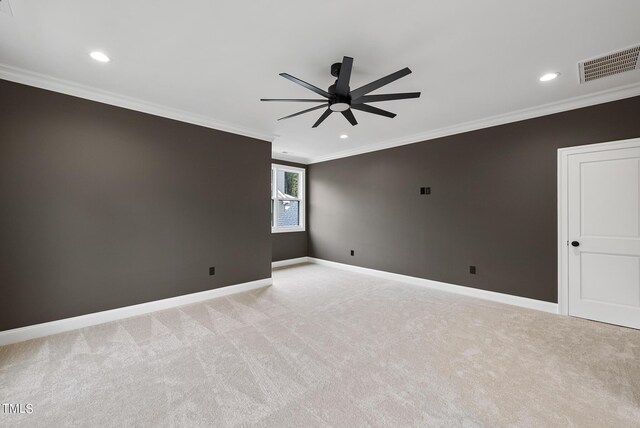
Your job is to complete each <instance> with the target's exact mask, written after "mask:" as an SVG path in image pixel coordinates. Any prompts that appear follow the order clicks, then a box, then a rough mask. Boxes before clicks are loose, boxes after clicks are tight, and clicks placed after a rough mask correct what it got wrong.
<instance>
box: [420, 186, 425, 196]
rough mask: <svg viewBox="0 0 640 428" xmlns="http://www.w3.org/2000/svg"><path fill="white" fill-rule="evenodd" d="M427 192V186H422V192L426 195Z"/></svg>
mask: <svg viewBox="0 0 640 428" xmlns="http://www.w3.org/2000/svg"><path fill="white" fill-rule="evenodd" d="M426 192H427V188H426V187H421V188H420V194H421V195H424V194H425V193H426Z"/></svg>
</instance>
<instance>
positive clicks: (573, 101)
mask: <svg viewBox="0 0 640 428" xmlns="http://www.w3.org/2000/svg"><path fill="white" fill-rule="evenodd" d="M0 79H4V80H9V81H11V82H16V83H21V84H24V85H28V86H34V87H37V88H41V89H46V90H49V91H54V92H59V93H62V94H66V95H71V96H74V97H79V98H84V99H88V100H92V101H97V102H100V103H104V104H109V105H113V106H117V107H122V108H126V109H129V110H135V111H139V112H143V113H147V114H151V115H154V116H160V117H165V118H168V119H173V120H177V121H180V122H185V123H191V124H193V125H199V126H204V127H206V128H211V129H217V130H219V131H224V132H231V133H234V134H238V135H244V136H246V137H251V138H256V139H259V140H264V141H269V142H273V140H274V136H273V135H270V134H266V133H264V132H261V131H258V130H255V129H249V128H244V127H241V126H238V125H234V124H230V123H226V122H221V121H216V120H212V119H210V118H207V117H204V116H200V115H196V114H193V113H189V112H187V111H184V110H179V109H174V108H171V107H167V106H163V105H160V104H155V103H152V102H148V101H144V100H140V99H136V98H132V97H128V96H125V95H121V94H117V93H114V92H109V91H104V90H101V89H97V88H93V87H90V86H85V85H81V84H78V83H73V82H70V81H68V80H63V79H58V78H55V77H51V76H46V75H44V74H40V73H36V72H33V71H28V70H24V69H21V68H17V67H12V66H9V65H6V64H1V63H0ZM638 95H640V83H635V84H631V85H627V86H622V87H618V88H614V89H609V90H605V91H600V92H595V93H593V94H588V95H581V96H579V97H574V98H570V99H568V100H563V101H557V102H553V103H549V104H543V105H541V106H536V107H531V108H526V109H522V110H517V111H514V112H510V113H505V114H500V115H495V116H490V117H487V118H483V119H478V120H474V121H470V122H464V123H460V124H456V125H453V126H449V127H444V128H439V129H435V130H431V131H426V132H423V133H418V134H414V135H411V136H408V137H402V138H397V139H393V140H388V141H383V142H380V143H376V144H373V145H367V146H361V147H356V148H353V149H349V150H344V151H340V152H334V153H330V154H327V155H323V156H316V157H299V156H292V155H288V154H282V153H276V152H272V154H271V156H272V157H273V158H274V159H280V160H286V161H290V162H297V163H301V164H306V165H308V164H314V163H319V162H325V161H330V160H334V159H340V158H345V157H349V156H355V155H360V154H364V153H370V152H375V151H378V150H384V149H390V148H393V147H399V146H404V145H407V144H413V143H419V142H421V141H428V140H433V139H436V138H441V137H446V136H449V135H455V134H461V133H464V132H469V131H475V130H478V129H483V128H490V127H492V126H497V125H504V124H507V123H512V122H518V121H522V120H527V119H533V118H536V117H541V116H547V115H550V114H554V113H561V112H564V111H569V110H575V109H578V108H582V107H588V106H592V105H596V104H602V103H606V102H610V101H616V100H621V99H624V98H631V97H635V96H638Z"/></svg>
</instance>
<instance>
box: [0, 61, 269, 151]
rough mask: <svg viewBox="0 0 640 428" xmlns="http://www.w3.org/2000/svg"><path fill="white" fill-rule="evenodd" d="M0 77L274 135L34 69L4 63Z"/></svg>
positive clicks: (185, 119) (208, 125)
mask: <svg viewBox="0 0 640 428" xmlns="http://www.w3.org/2000/svg"><path fill="white" fill-rule="evenodd" d="M0 79H4V80H9V81H11V82H15V83H21V84H23V85H28V86H34V87H36V88H41V89H46V90H49V91H53V92H59V93H61V94H66V95H71V96H74V97H78V98H84V99H87V100H91V101H97V102H100V103H104V104H109V105H112V106H116V107H122V108H125V109H129V110H135V111H139V112H142V113H148V114H151V115H154V116H160V117H165V118H167V119H173V120H177V121H179V122H186V123H191V124H193V125H199V126H204V127H206V128H211V129H216V130H219V131H224V132H231V133H233V134H239V135H244V136H246V137H251V138H256V139H258V140H264V141H269V142H271V141H273V135H269V134H265V133H264V132H260V131H257V130H254V129H249V128H244V127H241V126H238V125H233V124H230V123H226V122H221V121H217V120H212V119H210V118H207V117H205V116H200V115H197V114H193V113H189V112H187V111H184V110H178V109H174V108H171V107H167V106H163V105H160V104H155V103H152V102H149V101H144V100H140V99H137V98H132V97H128V96H125V95H121V94H117V93H114V92H109V91H105V90H102V89H97V88H93V87H90V86H85V85H81V84H79V83H73V82H70V81H68V80H63V79H58V78H55V77H51V76H46V75H44V74H40V73H36V72H33V71H28V70H24V69H21V68H16V67H12V66H9V65H6V64H0Z"/></svg>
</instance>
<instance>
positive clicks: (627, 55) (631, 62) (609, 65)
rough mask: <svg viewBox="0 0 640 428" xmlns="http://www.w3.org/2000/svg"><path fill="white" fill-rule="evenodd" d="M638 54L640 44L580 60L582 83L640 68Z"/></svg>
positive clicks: (639, 52)
mask: <svg viewBox="0 0 640 428" xmlns="http://www.w3.org/2000/svg"><path fill="white" fill-rule="evenodd" d="M638 54H640V46H635V47H633V48H629V49H625V50H622V51H617V52H612V53H610V54H607V55H603V56H601V57H599V58H594V59H590V60H588V61H582V62H579V63H578V68H579V72H580V83H586V82H590V81H591V80H596V79H601V78H603V77H607V76H612V75H614V74H619V73H624V72H625V71H631V70H640V62H639V61H638Z"/></svg>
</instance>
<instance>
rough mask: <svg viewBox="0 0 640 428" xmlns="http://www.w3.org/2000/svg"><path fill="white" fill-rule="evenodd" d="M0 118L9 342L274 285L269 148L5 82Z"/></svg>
mask: <svg viewBox="0 0 640 428" xmlns="http://www.w3.org/2000/svg"><path fill="white" fill-rule="evenodd" d="M0 111H2V114H1V115H0V201H1V203H0V283H1V284H2V287H1V298H0V330H6V329H11V328H15V327H21V326H25V325H30V324H35V323H41V322H45V321H52V320H56V319H61V318H66V317H72V316H76V315H82V314H86V313H91V312H96V311H102V310H106V309H113V308H117V307H122V306H127V305H132V304H137V303H142V302H147V301H151V300H156V299H162V298H167V297H172V296H177V295H182V294H187V293H193V292H197V291H203V290H208V289H213V288H218V287H222V286H225V285H230V284H236V283H242V282H246V281H252V280H257V279H262V278H269V277H270V276H271V230H270V225H269V214H268V213H269V204H270V201H269V182H270V176H269V174H270V158H271V144H270V143H268V142H265V141H259V140H254V139H251V138H246V137H242V136H239V135H234V134H229V133H225V132H220V131H215V130H212V129H207V128H203V127H199V126H195V125H189V124H186V123H181V122H177V121H172V120H168V119H164V118H160V117H155V116H151V115H147V114H143V113H139V112H134V111H131V110H125V109H121V108H117V107H113V106H108V105H105V104H100V103H95V102H91V101H87V100H82V99H79V98H73V97H69V96H65V95H61V94H57V93H54V92H48V91H44V90H40V89H36V88H31V87H27V86H22V85H18V84H15V83H10V82H6V81H0ZM210 266H215V267H216V275H215V276H211V277H210V276H209V272H208V269H209V267H210Z"/></svg>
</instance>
